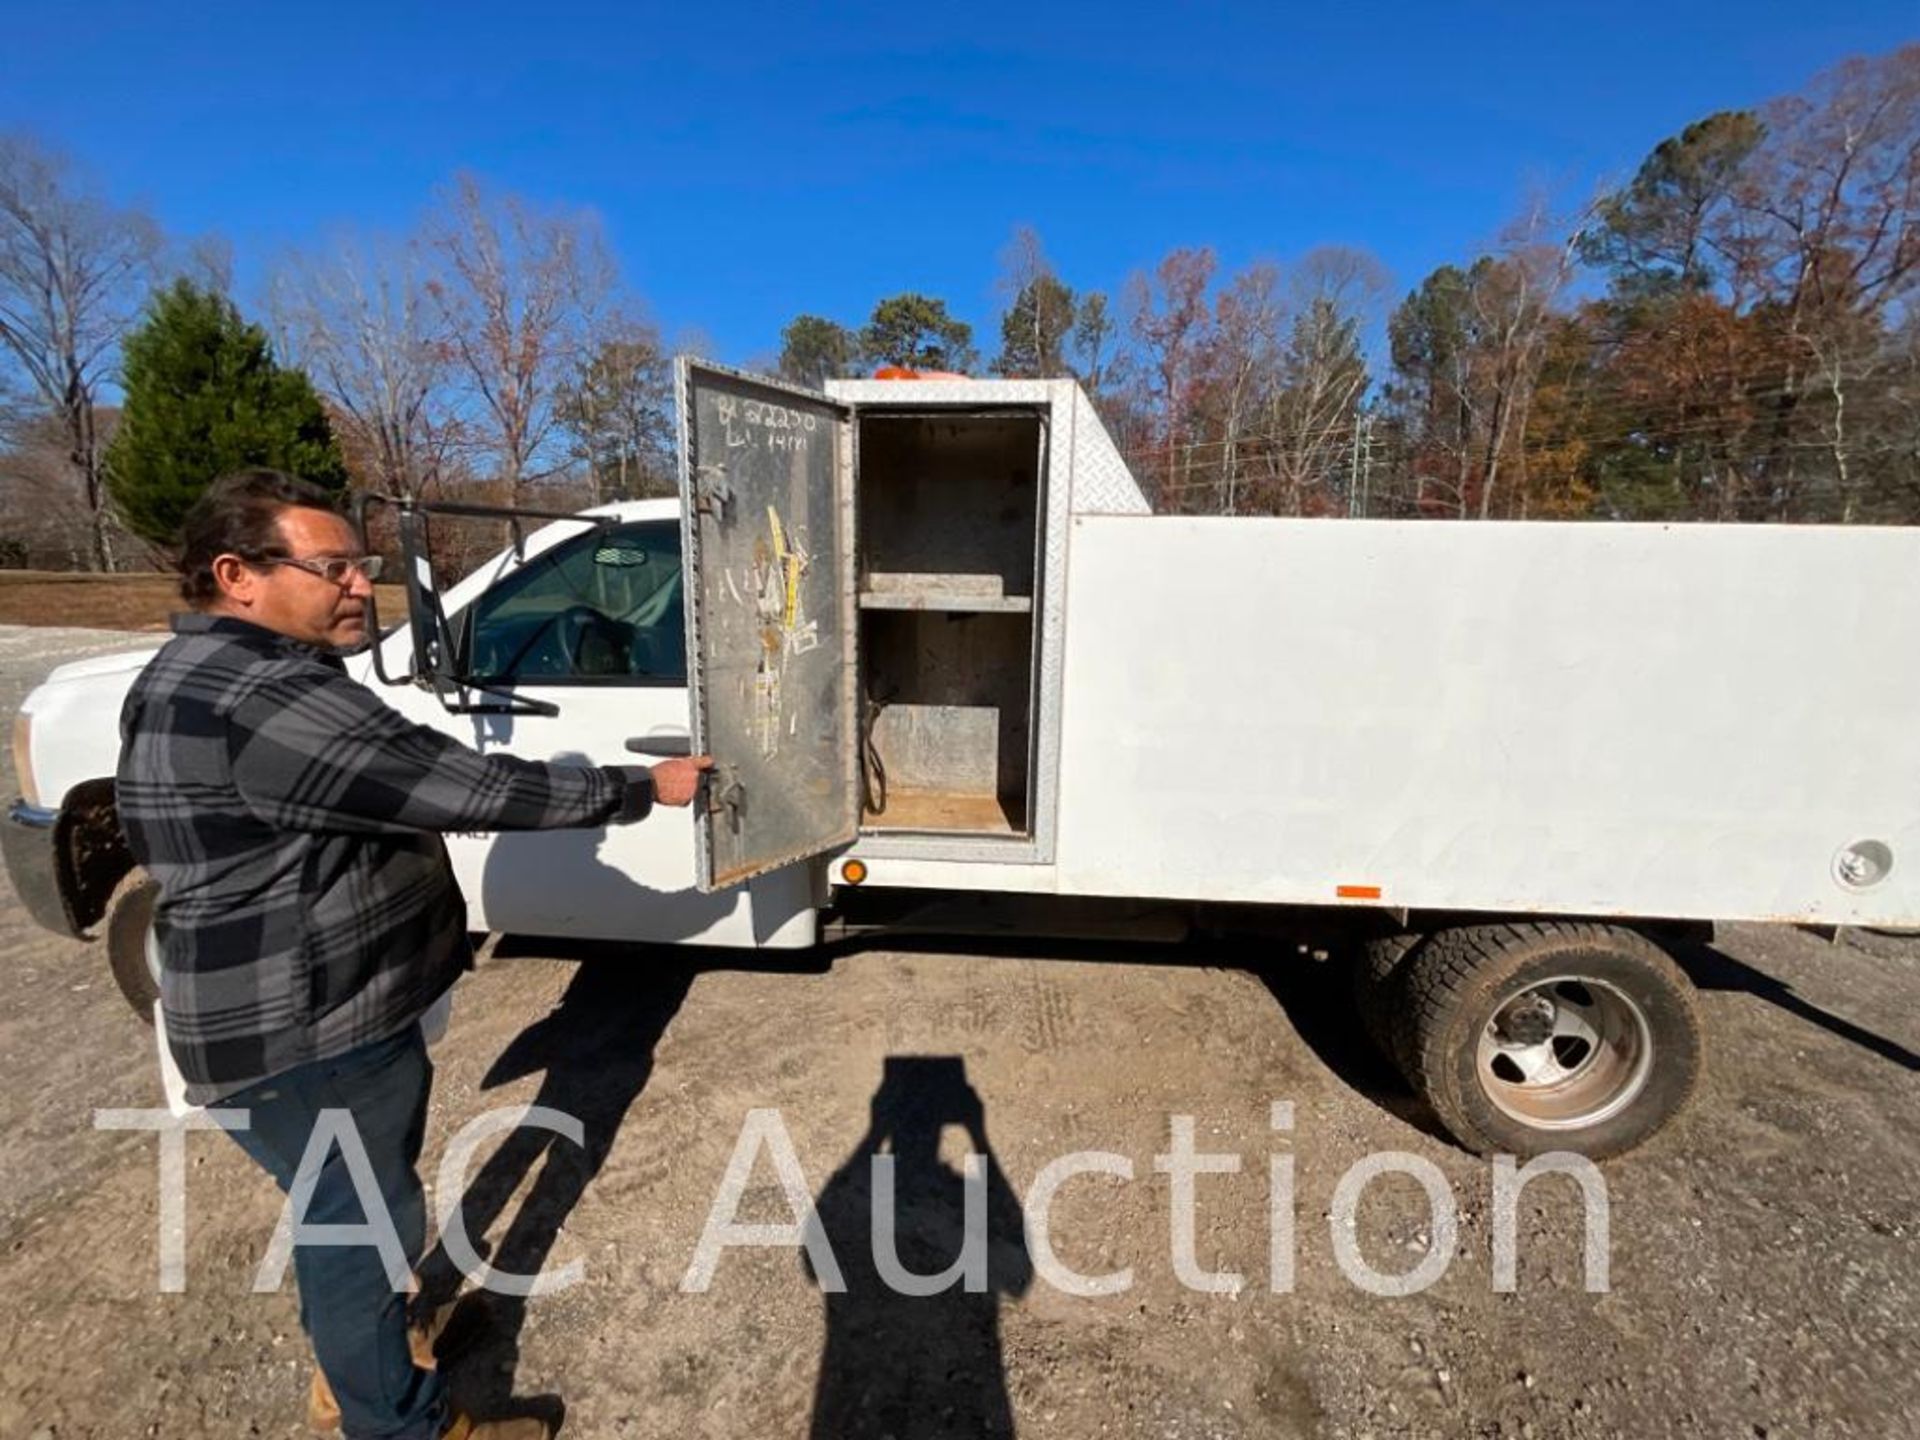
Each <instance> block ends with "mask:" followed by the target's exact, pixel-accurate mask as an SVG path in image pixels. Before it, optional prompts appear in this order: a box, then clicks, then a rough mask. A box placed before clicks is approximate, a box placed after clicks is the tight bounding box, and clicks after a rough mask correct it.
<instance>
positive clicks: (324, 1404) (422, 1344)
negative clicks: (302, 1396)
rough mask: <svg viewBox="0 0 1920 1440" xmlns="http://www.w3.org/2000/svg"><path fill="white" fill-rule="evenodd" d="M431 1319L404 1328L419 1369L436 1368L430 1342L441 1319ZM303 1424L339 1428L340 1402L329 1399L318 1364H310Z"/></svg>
mask: <svg viewBox="0 0 1920 1440" xmlns="http://www.w3.org/2000/svg"><path fill="white" fill-rule="evenodd" d="M448 1308H451V1307H448ZM435 1320H436V1321H437V1322H438V1323H433V1324H430V1325H414V1326H410V1327H408V1329H407V1349H408V1351H409V1352H410V1353H411V1354H412V1355H413V1363H414V1364H415V1365H417V1366H419V1367H420V1368H421V1369H422V1370H437V1369H439V1368H440V1360H439V1357H438V1356H436V1355H435V1354H434V1353H433V1342H434V1338H435V1337H436V1336H437V1335H438V1334H439V1332H440V1330H441V1328H442V1327H443V1326H444V1324H445V1321H444V1320H443V1319H441V1317H439V1316H436V1317H435ZM307 1424H309V1425H311V1426H312V1427H313V1428H314V1429H315V1430H321V1431H331V1430H338V1429H339V1428H340V1402H339V1401H338V1400H336V1399H334V1398H333V1386H331V1385H329V1384H328V1383H327V1377H326V1376H325V1375H323V1374H322V1373H321V1372H320V1367H319V1366H318V1365H316V1366H314V1367H313V1384H312V1385H311V1386H309V1387H308V1389H307ZM448 1433H449V1434H451V1433H452V1432H451V1431H449V1432H448Z"/></svg>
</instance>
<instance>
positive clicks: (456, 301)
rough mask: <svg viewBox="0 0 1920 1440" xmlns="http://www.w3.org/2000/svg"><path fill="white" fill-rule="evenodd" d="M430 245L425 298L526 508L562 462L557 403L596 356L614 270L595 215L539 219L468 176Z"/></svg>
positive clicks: (501, 473) (506, 480)
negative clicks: (571, 377) (530, 492)
mask: <svg viewBox="0 0 1920 1440" xmlns="http://www.w3.org/2000/svg"><path fill="white" fill-rule="evenodd" d="M428 243H429V245H430V247H431V249H432V251H433V253H434V255H435V257H436V259H437V262H438V265H439V269H440V272H441V273H439V274H438V275H436V276H435V277H434V278H432V279H430V280H429V281H428V282H427V293H428V295H429V297H430V298H431V299H432V301H433V302H434V305H435V307H436V310H437V313H438V316H439V319H440V322H441V325H442V327H443V333H444V336H445V340H446V343H447V346H448V350H449V354H450V355H451V357H452V360H453V363H454V365H455V367H456V370H457V372H458V373H459V375H460V376H461V378H462V379H463V381H464V382H465V386H466V389H467V390H468V392H469V397H470V403H471V408H472V411H473V419H474V420H475V422H476V423H477V426H478V428H479V432H480V433H481V434H482V435H483V436H484V437H485V441H486V444H487V448H488V449H489V450H490V452H491V454H492V458H493V463H494V471H495V478H496V479H497V480H498V481H499V482H500V485H501V488H502V489H503V490H504V492H505V493H506V495H507V496H508V497H509V500H510V502H511V503H514V504H518V503H520V502H521V501H522V500H523V499H524V492H525V487H526V486H527V485H529V484H531V483H534V482H536V481H539V480H542V479H544V478H546V477H548V476H550V475H552V474H553V473H555V471H557V470H558V469H559V468H560V467H561V466H562V465H563V464H564V463H565V453H564V447H562V446H560V445H559V444H557V443H556V440H557V437H556V428H557V420H558V415H557V410H556V407H555V403H554V402H555V399H556V396H557V394H558V391H559V387H560V385H561V382H562V381H563V380H564V379H565V378H566V377H567V376H568V374H569V373H571V371H572V370H573V368H574V367H575V366H576V365H577V364H578V363H579V362H580V361H581V359H582V357H583V356H585V355H588V354H590V353H591V351H592V349H593V347H594V343H595V331H596V326H597V324H598V323H599V321H600V320H601V318H602V315H601V312H602V309H603V307H604V306H605V304H606V302H607V300H608V298H609V296H610V295H611V294H612V291H613V288H614V272H613V264H612V261H611V259H610V258H609V257H608V254H607V250H606V246H605V244H604V243H603V241H602V239H601V236H600V230H599V227H598V225H597V224H596V223H595V222H594V221H593V219H592V218H591V217H590V216H587V215H583V214H542V213H539V212H537V211H535V210H534V209H533V208H532V207H531V206H529V205H528V204H527V203H526V202H525V201H523V200H521V199H519V198H517V197H515V196H512V195H494V194H491V193H489V192H488V191H486V190H485V189H483V188H482V186H481V184H480V182H479V181H478V180H476V179H475V178H474V177H473V176H471V175H462V176H460V177H458V178H457V179H456V180H455V182H454V186H453V190H452V193H451V195H450V196H448V197H447V201H446V204H445V207H444V213H442V214H440V215H438V216H436V217H435V218H434V219H433V220H432V221H431V222H430V224H429V226H428Z"/></svg>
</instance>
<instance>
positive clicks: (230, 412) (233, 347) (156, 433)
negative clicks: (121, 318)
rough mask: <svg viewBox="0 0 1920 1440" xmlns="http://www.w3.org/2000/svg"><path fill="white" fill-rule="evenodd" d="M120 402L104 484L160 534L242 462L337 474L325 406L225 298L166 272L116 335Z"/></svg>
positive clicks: (331, 479)
mask: <svg viewBox="0 0 1920 1440" xmlns="http://www.w3.org/2000/svg"><path fill="white" fill-rule="evenodd" d="M122 369H123V374H124V377H125V378H124V389H125V402H124V405H123V408H122V410H121V414H120V425H119V428H118V430H117V431H116V432H115V434H114V437H113V443H112V445H111V446H109V447H108V450H107V455H106V471H107V485H108V488H109V490H110V491H111V492H112V494H113V499H114V503H115V505H117V506H118V507H119V511H120V514H121V516H122V517H123V518H124V519H125V521H126V523H127V526H128V528H129V529H131V530H133V531H134V533H135V534H137V535H140V536H141V537H143V538H144V539H147V540H152V541H155V542H156V543H159V544H168V543H171V542H173V541H174V540H176V539H177V538H178V536H179V530H180V522H181V520H182V519H184V518H185V516H186V513H187V510H188V509H189V508H190V507H191V506H192V504H193V502H194V501H195V500H197V499H198V498H199V497H200V494H201V492H202V491H203V490H205V489H206V487H207V486H208V484H210V483H211V482H212V481H214V480H216V479H218V478H219V477H220V476H222V475H225V474H228V473H230V472H231V471H234V470H239V469H243V468H245V467H247V466H250V465H264V466H270V467H272V468H274V469H277V470H290V471H292V472H293V473H294V474H296V475H300V476H302V477H304V478H305V479H308V480H311V481H313V482H314V483H315V484H316V485H320V486H322V487H323V488H325V489H328V490H340V489H342V488H344V487H345V485H346V483H347V470H346V465H345V463H344V462H343V461H342V460H341V457H340V450H339V447H338V446H337V445H336V444H335V443H334V438H333V429H332V427H331V426H330V425H329V424H328V422H327V412H326V410H325V408H324V407H323V406H322V405H321V403H320V398H319V396H318V395H316V394H315V393H314V389H313V385H312V383H311V382H309V381H308V379H307V377H306V376H305V375H304V374H303V373H301V372H300V371H298V370H291V369H285V368H282V367H281V366H280V365H277V364H276V363H275V362H274V359H273V348H272V346H271V345H270V344H269V343H268V341H267V336H266V332H265V331H264V330H262V329H261V328H260V327H259V326H258V325H250V324H248V323H247V322H246V321H245V320H244V319H242V318H241V315H240V312H239V311H238V310H237V309H236V308H235V307H234V304H233V302H232V301H231V300H229V299H227V298H226V297H225V296H224V295H221V294H218V293H216V292H214V291H210V290H203V289H200V288H199V287H197V286H195V285H194V284H193V283H192V282H191V281H188V280H176V281H175V282H174V283H173V285H172V286H170V287H169V288H167V289H165V290H162V291H160V292H159V293H158V294H156V295H155V296H154V298H153V300H152V302H151V304H150V305H149V306H148V309H147V315H146V318H145V320H144V321H143V322H142V323H141V325H140V326H139V328H138V329H136V330H135V331H134V332H133V333H132V334H130V335H128V336H127V339H126V346H125V351H124V364H123V367H122Z"/></svg>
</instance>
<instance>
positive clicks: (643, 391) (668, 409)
mask: <svg viewBox="0 0 1920 1440" xmlns="http://www.w3.org/2000/svg"><path fill="white" fill-rule="evenodd" d="M558 407H559V416H560V424H561V426H562V427H563V428H564V429H565V430H566V432H567V437H568V440H569V441H570V442H571V444H572V447H573V453H574V455H575V456H576V458H578V459H579V460H580V461H581V462H582V463H583V464H584V465H585V466H586V470H587V480H588V485H589V489H590V493H591V497H592V501H593V503H594V504H595V505H601V504H605V503H606V502H607V501H609V500H630V499H635V498H638V497H643V496H647V495H663V494H671V493H672V491H673V464H672V460H673V374H672V367H671V365H670V364H669V362H668V359H667V353H666V349H665V347H664V346H663V345H662V344H661V341H660V332H659V331H658V330H656V329H655V328H654V327H653V326H652V325H649V324H648V323H646V322H645V321H644V320H635V319H626V320H621V321H617V322H613V323H610V324H609V325H608V327H607V333H606V335H605V337H604V338H603V339H602V340H601V342H600V344H599V345H598V346H597V347H596V348H595V349H594V350H593V351H592V352H591V353H590V354H588V355H587V356H585V357H584V358H583V359H582V360H581V361H580V362H579V363H578V364H576V365H575V367H574V371H573V374H572V375H570V376H569V377H567V379H566V380H564V381H563V382H562V384H561V387H560V391H559V396H558Z"/></svg>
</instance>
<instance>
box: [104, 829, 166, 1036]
mask: <svg viewBox="0 0 1920 1440" xmlns="http://www.w3.org/2000/svg"><path fill="white" fill-rule="evenodd" d="M159 894H160V887H159V886H158V885H156V884H155V883H154V881H153V878H152V877H151V876H149V875H148V874H147V872H146V871H144V870H142V869H140V867H139V866H137V865H136V866H135V867H134V868H133V869H131V870H129V871H128V872H127V873H126V875H124V876H123V877H122V878H121V880H120V883H119V884H118V885H116V886H115V887H114V891H113V894H112V895H111V896H110V897H108V900H107V913H106V918H105V919H104V920H103V921H102V922H101V928H102V931H103V932H104V934H105V936H106V942H107V963H108V964H109V965H110V966H111V967H112V969H113V979H114V983H115V984H116V985H118V986H119V987H120V993H121V994H122V995H123V996H125V997H126V1001H127V1004H129V1005H131V1006H132V1007H133V1013H134V1014H136V1015H138V1016H139V1017H140V1018H141V1019H142V1020H144V1021H145V1022H146V1023H147V1024H149V1025H151V1024H152V1023H153V1004H154V1001H156V1000H158V999H159V998H160V944H159V941H157V940H156V939H155V938H154V934H153V902H154V901H155V900H156V899H157V898H158V897H159Z"/></svg>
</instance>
